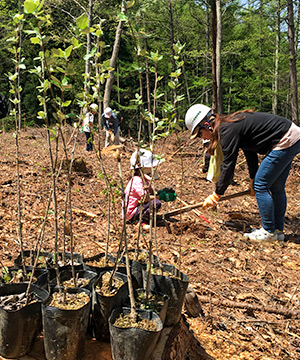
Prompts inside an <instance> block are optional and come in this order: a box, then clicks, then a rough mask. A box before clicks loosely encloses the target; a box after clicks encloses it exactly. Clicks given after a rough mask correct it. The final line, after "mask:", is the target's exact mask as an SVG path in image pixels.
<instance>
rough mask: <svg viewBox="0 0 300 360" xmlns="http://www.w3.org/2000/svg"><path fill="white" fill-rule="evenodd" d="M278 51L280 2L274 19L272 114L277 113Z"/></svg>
mask: <svg viewBox="0 0 300 360" xmlns="http://www.w3.org/2000/svg"><path fill="white" fill-rule="evenodd" d="M279 51H280V0H278V5H277V17H276V48H275V68H274V83H273V101H272V112H273V114H276V113H277V104H278V76H279Z"/></svg>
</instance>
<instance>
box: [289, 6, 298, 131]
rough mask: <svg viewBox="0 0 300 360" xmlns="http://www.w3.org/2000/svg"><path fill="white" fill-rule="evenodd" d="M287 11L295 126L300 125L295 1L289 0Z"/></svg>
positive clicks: (292, 105)
mask: <svg viewBox="0 0 300 360" xmlns="http://www.w3.org/2000/svg"><path fill="white" fill-rule="evenodd" d="M287 10H288V42H289V54H290V56H289V63H290V81H291V108H292V121H293V122H294V123H295V124H299V107H298V87H297V68H296V52H295V26H294V9H293V0H287Z"/></svg>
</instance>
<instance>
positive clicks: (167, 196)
mask: <svg viewBox="0 0 300 360" xmlns="http://www.w3.org/2000/svg"><path fill="white" fill-rule="evenodd" d="M157 194H158V196H159V199H160V200H162V201H165V202H169V201H174V200H175V199H176V197H177V194H176V192H175V191H174V190H173V189H169V188H163V189H162V190H159V191H158V193H157Z"/></svg>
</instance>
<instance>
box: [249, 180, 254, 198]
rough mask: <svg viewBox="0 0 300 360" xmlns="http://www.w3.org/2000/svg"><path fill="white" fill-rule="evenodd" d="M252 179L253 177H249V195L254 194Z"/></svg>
mask: <svg viewBox="0 0 300 360" xmlns="http://www.w3.org/2000/svg"><path fill="white" fill-rule="evenodd" d="M253 181H254V179H250V186H249V190H250V194H249V195H250V196H255V191H254V188H253Z"/></svg>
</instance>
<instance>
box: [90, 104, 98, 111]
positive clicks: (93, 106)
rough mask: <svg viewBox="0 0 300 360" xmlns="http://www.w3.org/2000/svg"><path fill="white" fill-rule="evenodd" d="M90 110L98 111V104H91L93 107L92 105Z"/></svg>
mask: <svg viewBox="0 0 300 360" xmlns="http://www.w3.org/2000/svg"><path fill="white" fill-rule="evenodd" d="M90 109H92V110H98V105H97V104H91V105H90Z"/></svg>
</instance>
